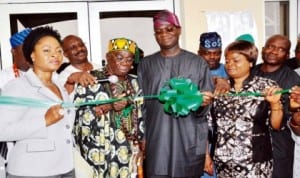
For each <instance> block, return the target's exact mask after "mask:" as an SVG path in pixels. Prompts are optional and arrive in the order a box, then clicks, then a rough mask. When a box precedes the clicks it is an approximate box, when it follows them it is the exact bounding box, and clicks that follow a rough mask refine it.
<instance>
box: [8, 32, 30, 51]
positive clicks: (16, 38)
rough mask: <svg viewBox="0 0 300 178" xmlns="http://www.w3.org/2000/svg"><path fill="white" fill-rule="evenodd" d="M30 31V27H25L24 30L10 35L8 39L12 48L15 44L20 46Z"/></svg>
mask: <svg viewBox="0 0 300 178" xmlns="http://www.w3.org/2000/svg"><path fill="white" fill-rule="evenodd" d="M30 32H31V29H30V28H25V29H24V30H22V31H20V32H18V33H15V34H14V35H13V36H11V37H10V39H9V41H10V45H11V47H12V48H15V47H17V46H20V45H22V44H23V42H24V40H25V38H26V37H27V35H28V34H29V33H30Z"/></svg>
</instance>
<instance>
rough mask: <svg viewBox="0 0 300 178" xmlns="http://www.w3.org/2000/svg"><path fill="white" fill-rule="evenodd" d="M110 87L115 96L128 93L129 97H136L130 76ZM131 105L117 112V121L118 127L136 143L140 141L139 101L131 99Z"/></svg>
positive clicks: (115, 117)
mask: <svg viewBox="0 0 300 178" xmlns="http://www.w3.org/2000/svg"><path fill="white" fill-rule="evenodd" d="M110 89H111V92H112V96H113V97H117V96H119V95H120V94H123V93H126V96H127V97H134V95H135V91H134V89H133V87H132V84H131V82H130V81H129V79H128V77H126V78H125V80H124V81H120V82H117V83H110ZM128 102H129V106H127V107H125V108H124V109H123V110H121V111H116V112H115V116H114V119H115V122H116V126H117V128H120V129H121V130H122V131H123V132H124V134H125V136H126V138H127V140H132V141H133V143H134V144H137V143H138V105H137V102H132V101H129V100H128Z"/></svg>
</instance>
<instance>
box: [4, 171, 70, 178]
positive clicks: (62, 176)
mask: <svg viewBox="0 0 300 178" xmlns="http://www.w3.org/2000/svg"><path fill="white" fill-rule="evenodd" d="M7 178H75V171H74V170H72V171H70V172H67V173H65V174H60V175H56V176H41V177H36V176H35V177H30V176H14V175H11V174H9V173H8V174H7Z"/></svg>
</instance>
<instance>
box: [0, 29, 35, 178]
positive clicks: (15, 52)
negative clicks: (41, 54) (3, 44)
mask: <svg viewBox="0 0 300 178" xmlns="http://www.w3.org/2000/svg"><path fill="white" fill-rule="evenodd" d="M30 32H31V29H29V28H26V29H24V30H22V31H20V32H18V33H15V34H14V35H12V36H11V37H10V39H9V40H10V44H11V53H12V56H13V66H11V67H8V68H5V69H3V70H2V71H0V91H1V88H2V87H3V86H4V85H6V84H7V83H8V82H9V81H10V80H13V79H15V78H17V77H20V76H22V75H23V74H24V72H26V71H27V70H28V69H29V68H30V65H29V63H27V61H26V60H25V57H24V55H23V51H22V46H23V42H24V40H25V38H26V37H27V36H28V34H29V33H30ZM0 95H1V92H0ZM12 147H13V143H6V142H0V177H6V172H5V164H6V162H7V158H8V154H9V151H10V150H11V148H12Z"/></svg>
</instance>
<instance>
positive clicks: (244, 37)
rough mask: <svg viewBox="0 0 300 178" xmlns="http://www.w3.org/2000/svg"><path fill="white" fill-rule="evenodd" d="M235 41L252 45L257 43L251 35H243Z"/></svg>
mask: <svg viewBox="0 0 300 178" xmlns="http://www.w3.org/2000/svg"><path fill="white" fill-rule="evenodd" d="M235 41H248V42H250V43H253V44H254V43H255V41H254V38H253V37H252V35H250V34H248V33H247V34H242V35H240V36H239V37H237V38H236V39H235Z"/></svg>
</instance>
